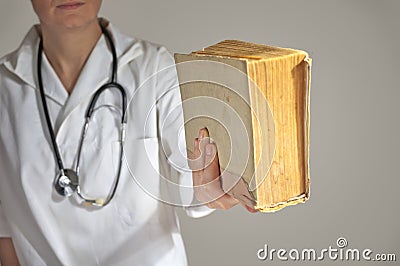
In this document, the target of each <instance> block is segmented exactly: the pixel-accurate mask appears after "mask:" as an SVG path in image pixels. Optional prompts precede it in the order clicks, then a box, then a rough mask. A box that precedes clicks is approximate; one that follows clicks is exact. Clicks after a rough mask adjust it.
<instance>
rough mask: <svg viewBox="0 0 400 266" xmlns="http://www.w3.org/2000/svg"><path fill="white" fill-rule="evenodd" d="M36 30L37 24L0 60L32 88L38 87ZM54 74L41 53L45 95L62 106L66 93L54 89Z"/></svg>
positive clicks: (37, 29) (38, 29)
mask: <svg viewBox="0 0 400 266" xmlns="http://www.w3.org/2000/svg"><path fill="white" fill-rule="evenodd" d="M38 32H40V28H39V26H37V25H36V26H33V27H32V28H31V29H30V30H29V32H28V34H27V35H26V36H25V38H24V40H23V41H22V43H21V45H20V47H19V48H18V49H17V51H16V52H15V53H12V54H10V55H9V56H6V57H5V58H4V59H3V61H2V62H0V64H1V63H4V66H5V67H6V68H7V69H8V70H9V71H10V72H12V73H14V74H15V75H16V76H17V77H19V78H20V79H21V80H22V81H24V82H25V83H26V84H28V85H29V87H31V88H33V89H38V88H39V86H38V81H37V52H38V47H39V41H40V38H39V33H38ZM54 75H55V73H54V71H53V69H52V68H51V66H50V64H49V62H48V61H47V59H46V56H45V55H44V53H43V62H42V76H43V81H44V84H45V88H44V91H45V95H46V96H47V97H48V98H49V99H51V100H53V101H54V102H56V103H58V104H59V105H61V106H62V105H63V104H64V103H65V101H66V98H67V97H68V95H67V93H66V92H63V91H60V90H56V87H57V84H56V83H57V81H58V80H57V79H56V80H54V78H53V76H54Z"/></svg>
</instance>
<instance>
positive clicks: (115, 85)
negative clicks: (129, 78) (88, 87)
mask: <svg viewBox="0 0 400 266" xmlns="http://www.w3.org/2000/svg"><path fill="white" fill-rule="evenodd" d="M111 88H116V89H118V90H119V92H120V93H121V99H122V115H121V123H124V124H125V123H126V104H127V101H126V92H125V90H124V88H123V87H122V86H121V85H120V84H118V83H115V82H109V83H106V84H104V85H103V86H101V87H100V88H99V89H98V90H97V91H96V92H95V94H94V95H93V97H92V100H91V101H90V103H89V107H88V109H87V110H86V115H85V117H86V119H90V118H91V116H92V114H93V111H94V108H95V107H96V102H97V100H98V99H99V97H100V95H101V93H103V92H104V91H105V90H106V89H111Z"/></svg>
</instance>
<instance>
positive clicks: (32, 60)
mask: <svg viewBox="0 0 400 266" xmlns="http://www.w3.org/2000/svg"><path fill="white" fill-rule="evenodd" d="M99 21H100V23H102V24H103V25H105V26H106V29H107V30H108V31H109V32H110V35H111V37H112V38H113V40H114V43H115V48H116V52H117V57H118V66H119V67H120V66H122V65H125V64H127V63H129V62H131V61H132V60H133V59H134V58H136V57H138V56H140V55H142V54H143V50H142V46H141V45H140V44H139V43H138V41H137V40H136V39H134V38H131V37H129V36H126V35H124V34H122V33H121V32H120V31H119V30H118V29H117V28H115V27H114V26H113V25H112V24H111V23H110V22H108V21H107V20H106V19H104V18H99ZM39 41H40V26H39V25H34V26H32V28H31V29H30V30H29V32H28V33H27V35H26V36H25V38H24V40H23V41H22V43H21V45H20V46H19V48H18V49H17V50H16V51H14V52H12V53H10V54H8V55H6V56H5V57H3V58H2V59H0V65H4V66H5V67H6V68H7V69H8V70H9V71H11V72H12V73H13V74H15V75H16V76H18V77H19V78H20V79H21V80H22V81H23V82H25V83H26V84H27V85H29V86H30V87H32V88H34V89H37V88H38V86H37V84H38V82H37V74H36V73H37V66H36V65H37V51H38V46H39ZM105 45H106V42H105V40H104V36H102V37H101V38H100V40H99V42H98V44H97V45H96V47H95V49H94V50H93V51H92V53H91V55H90V56H89V59H88V62H86V64H85V67H84V69H83V70H82V73H81V76H82V75H87V74H92V75H93V73H96V76H97V77H98V78H99V79H104V77H105V76H107V77H108V76H109V73H110V72H109V71H110V70H109V69H108V68H107V67H101V68H99V70H100V72H101V73H98V72H95V71H90V73H89V70H88V68H89V66H91V65H97V66H107V65H109V64H108V62H107V64H99V63H98V62H96V63H97V64H95V63H94V62H92V63H91V61H95V60H96V59H97V60H98V58H103V59H104V60H107V59H108V58H106V57H104V56H100V55H101V53H103V49H101V48H104V46H105ZM110 58H111V54H110ZM86 66H88V67H86ZM85 72H88V73H85ZM82 80H85V79H82ZM92 81H93V80H92ZM79 82H80V81H79V80H78V82H77V86H76V87H79ZM82 85H83V84H82ZM91 85H92V86H93V85H96V84H93V83H92V84H91ZM45 91H46V96H48V97H50V98H52V99H53V100H55V101H56V102H59V103H61V104H62V103H63V102H64V100H62V99H59V96H56V93H54V92H53V91H52V90H51V89H50V90H49V89H47V90H45ZM75 94H78V93H75ZM72 95H74V93H72V94H71V96H72ZM78 96H79V97H83V95H82V94H81V93H79V95H77V97H78Z"/></svg>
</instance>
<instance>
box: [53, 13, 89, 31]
mask: <svg viewBox="0 0 400 266" xmlns="http://www.w3.org/2000/svg"><path fill="white" fill-rule="evenodd" d="M92 23H97V17H96V18H93V19H88V18H87V17H81V16H76V15H70V16H67V17H66V18H64V19H63V20H62V21H61V23H60V24H61V25H62V26H63V27H64V28H66V29H78V28H82V27H87V26H88V25H90V24H92Z"/></svg>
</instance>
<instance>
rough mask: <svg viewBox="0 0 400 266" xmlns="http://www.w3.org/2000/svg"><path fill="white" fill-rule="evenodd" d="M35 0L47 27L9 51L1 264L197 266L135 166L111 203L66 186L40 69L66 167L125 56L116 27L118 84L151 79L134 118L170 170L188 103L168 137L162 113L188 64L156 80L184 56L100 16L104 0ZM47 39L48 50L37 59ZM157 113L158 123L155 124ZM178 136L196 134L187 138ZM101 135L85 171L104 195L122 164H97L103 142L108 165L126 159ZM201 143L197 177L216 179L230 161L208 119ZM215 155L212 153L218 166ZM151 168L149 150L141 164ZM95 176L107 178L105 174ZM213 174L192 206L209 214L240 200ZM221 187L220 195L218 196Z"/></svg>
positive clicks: (135, 130) (1, 134)
mask: <svg viewBox="0 0 400 266" xmlns="http://www.w3.org/2000/svg"><path fill="white" fill-rule="evenodd" d="M32 5H33V8H34V10H35V12H36V14H37V15H38V17H39V20H40V25H38V26H35V27H33V28H32V29H31V30H30V32H29V33H28V34H27V36H26V38H25V39H24V41H23V43H22V45H21V46H20V48H19V49H18V50H16V51H15V52H13V53H11V54H9V55H7V56H6V57H4V58H3V59H1V61H0V101H1V104H0V116H1V120H0V123H1V125H0V154H1V156H2V159H1V162H0V173H1V174H0V262H1V265H3V266H4V265H18V264H22V265H186V256H185V253H184V248H183V242H182V238H181V235H180V232H179V226H178V222H177V217H176V214H175V210H174V207H173V206H171V205H169V204H164V203H163V202H162V201H160V200H157V197H153V196H154V195H149V194H147V193H146V188H144V189H143V188H142V187H141V186H140V184H137V183H135V182H133V181H132V178H131V177H130V176H129V171H127V169H125V167H123V169H122V171H121V180H120V182H119V186H118V189H117V192H116V195H115V197H114V198H113V199H112V200H111V201H110V204H109V205H107V206H106V207H104V208H100V209H91V208H89V207H82V206H80V205H78V204H76V203H74V201H72V200H70V199H64V198H63V197H61V196H59V195H57V194H56V193H55V192H54V186H53V183H54V176H55V175H56V172H57V171H58V170H59V169H58V168H57V162H56V161H55V156H54V147H53V146H52V143H51V141H50V137H49V132H48V131H47V126H46V123H45V122H44V121H45V120H44V118H43V110H44V107H43V104H42V103H41V100H40V99H41V98H40V94H39V85H38V74H37V73H41V75H42V76H43V77H42V79H43V90H44V94H45V103H44V104H46V105H47V106H48V109H49V113H50V115H49V116H50V120H51V125H53V130H54V132H55V133H54V134H55V135H56V136H55V138H56V142H57V143H56V144H57V147H58V148H59V150H60V153H61V157H62V159H63V160H64V164H65V165H67V166H70V165H74V164H76V147H77V146H78V144H79V136H80V133H81V127H82V124H83V122H84V121H83V119H84V118H83V114H84V113H85V112H86V108H87V105H88V102H89V100H90V99H91V96H92V95H93V93H94V92H95V91H96V89H97V88H98V87H99V86H100V85H101V84H102V83H104V82H105V81H107V80H108V79H109V76H110V72H111V66H112V62H113V58H112V55H111V52H110V43H108V42H107V39H106V38H105V37H104V34H103V33H102V30H106V31H107V32H109V34H110V35H111V37H112V40H113V42H114V43H115V49H116V53H117V57H118V72H117V73H118V82H119V83H121V84H123V85H124V87H125V90H126V91H127V94H128V96H130V97H132V95H134V92H136V90H138V87H140V86H141V84H146V85H145V88H144V89H143V90H142V91H143V93H142V94H140V93H139V94H137V95H136V96H135V99H136V102H135V104H131V107H130V108H129V111H128V117H130V119H131V118H132V117H134V119H135V120H134V122H132V121H130V120H129V122H128V125H129V126H130V128H129V131H128V132H129V133H130V137H132V138H133V139H135V140H142V139H144V140H145V141H144V142H145V143H146V145H147V144H149V146H150V147H151V149H150V155H149V154H148V155H149V157H150V158H149V160H151V161H152V163H153V162H157V165H159V166H160V168H161V166H162V167H164V169H166V168H165V165H166V162H167V161H168V160H167V159H168V158H171V157H174V153H176V151H175V150H177V148H175V149H172V150H171V151H169V152H168V151H167V152H166V153H165V155H166V156H164V157H165V158H164V157H162V156H159V154H160V153H159V150H158V143H159V142H161V141H165V142H166V143H167V144H170V147H176V146H174V144H176V142H173V141H171V142H170V143H169V141H170V140H169V139H170V137H171V136H174V135H178V134H176V132H177V130H179V128H180V126H181V124H182V122H183V121H182V120H183V118H182V114H181V111H180V114H179V116H177V117H176V119H173V120H172V121H171V122H170V123H169V124H168V125H167V127H166V129H165V132H164V133H165V134H164V136H165V139H162V138H163V137H160V136H159V133H160V125H161V121H163V120H165V119H166V116H167V115H168V113H169V112H170V111H171V110H172V109H173V108H174V106H176V104H177V103H179V101H180V96H179V90H177V89H176V88H177V86H176V84H177V78H176V73H175V72H174V71H172V70H171V69H172V68H169V69H170V70H169V71H166V73H165V74H163V75H159V76H158V77H157V78H156V80H155V81H154V80H153V81H152V82H148V80H149V77H152V75H153V74H154V73H159V72H160V71H161V72H162V70H163V69H168V66H171V65H173V60H172V58H171V56H170V55H169V54H168V52H167V51H166V49H165V48H164V47H161V46H158V45H154V44H151V43H148V42H144V41H140V40H136V39H133V38H130V37H127V36H124V35H123V34H121V33H120V32H119V31H118V30H117V29H115V27H113V26H112V25H111V24H109V23H108V22H107V21H105V20H104V19H98V11H99V9H100V6H101V0H85V1H84V0H32ZM41 39H42V43H43V52H42V53H41V55H42V58H43V59H42V62H41V64H39V65H38V66H37V62H38V46H39V42H40V40H41ZM166 88H175V89H168V93H167V94H165V95H166V96H165V97H164V96H163V97H162V98H161V96H160V95H161V94H163V93H165V90H166ZM163 95H164V94H163ZM107 97H108V96H106V100H107V99H108V98H107ZM155 102H157V107H156V109H155V111H151V112H150V116H149V115H148V114H143V113H142V110H143V106H149V105H150V104H153V103H155ZM145 115H146V117H145V118H146V119H150V120H149V121H150V124H151V125H150V127H149V128H151V130H149V131H146V130H145V133H144V132H143V127H142V126H143V125H144V120H145V118H144V116H145ZM102 122H104V121H101V122H100V124H101V123H102ZM131 122H132V123H131ZM146 122H148V120H146ZM97 129H98V130H97ZM97 129H96V132H95V134H96V135H95V137H93V143H94V142H95V141H94V140H96V141H97V137H96V136H100V137H99V138H101V136H103V135H102V134H106V133H104V132H103V131H102V126H101V125H100V126H99V127H98V128H97ZM181 135H182V134H181ZM104 136H105V137H104V138H105V139H107V138H108V137H109V135H104ZM110 136H111V135H110ZM88 139H89V138H88ZM90 141H91V140H90V139H89V142H90ZM176 141H178V142H179V143H183V142H184V140H182V137H181V138H180V139H179V140H176ZM96 143H97V142H96ZM96 143H94V144H93V145H92V146H88V147H86V148H84V150H83V153H85V152H86V153H87V154H89V155H88V158H86V161H85V162H83V166H85V167H82V169H81V172H80V173H81V174H86V175H87V176H89V177H88V178H87V180H88V181H87V184H86V179H85V180H83V181H82V183H83V189H82V190H85V189H86V188H87V190H88V191H89V192H92V191H99V194H104V193H107V192H108V191H109V188H110V185H111V186H112V182H113V181H112V180H111V181H109V179H110V176H109V175H110V173H107V174H104V177H103V173H102V172H100V173H99V172H98V171H96V169H98V168H99V169H100V167H101V165H99V164H97V166H96V164H91V162H94V161H96V159H97V158H98V157H100V152H98V154H97V153H96V151H102V152H101V154H102V155H101V156H102V158H103V156H104V158H103V159H104V160H103V161H102V162H105V164H106V165H107V162H110V161H113V160H114V159H115V158H112V157H107V156H111V155H109V154H111V152H107V150H106V151H103V147H101V145H100V147H98V146H96V145H97V144H96ZM135 143H136V142H135V141H132V143H130V144H131V145H132V146H129V145H125V149H127V150H126V151H125V152H126V153H127V154H129V153H130V152H131V153H132V154H133V155H131V156H132V158H136V159H135V160H138V159H137V158H139V157H141V156H140V153H139V149H140V147H139V146H134V145H137V144H135ZM128 144H129V143H128ZM94 146H95V147H97V150H96V149H95V148H93V147H94ZM127 147H128V148H127ZM194 147H195V149H194V150H195V152H194V154H192V155H191V156H192V157H191V159H196V160H194V165H196V169H200V170H196V171H194V172H193V175H192V177H193V184H194V185H202V184H208V183H209V182H210V181H212V180H215V179H217V178H218V176H219V173H220V169H219V164H218V157H217V156H216V154H217V150H216V145H215V144H213V143H210V142H209V141H208V132H207V130H206V129H201V130H200V131H199V138H197V139H195V140H194ZM92 148H93V149H94V150H93V151H91V149H92ZM206 151H207V152H206ZM127 157H129V156H127ZM160 158H161V159H160ZM159 160H160V161H159ZM207 161H208V162H210V161H212V163H211V164H209V165H208V164H207V163H206V162H207ZM204 165H208V167H206V168H204ZM141 167H142V168H144V166H143V164H142V163H141V161H140V158H139V161H136V163H133V166H132V168H134V169H139V168H141ZM109 168H112V167H108V168H106V169H109ZM105 171H107V170H105ZM138 171H139V170H138ZM144 171H146V169H144ZM168 171H170V170H167V171H166V172H168ZM94 172H96V173H94ZM139 172H140V171H139ZM142 172H143V171H142ZM91 175H92V176H91ZM95 178H100V181H98V182H93V180H95ZM103 178H104V179H103ZM146 178H147V177H146ZM157 178H158V176H157ZM181 178H182V176H181ZM150 180H153V179H151V178H150ZM91 181H92V182H91ZM217 181H218V179H217ZM107 182H108V183H107ZM110 182H111V183H110ZM184 182H187V180H186V181H184ZM105 183H106V184H105ZM157 184H158V183H156V185H157ZM211 184H212V185H209V186H205V188H204V189H202V190H201V191H197V190H196V192H197V193H195V194H196V197H197V199H198V200H200V201H201V202H205V203H207V204H206V205H207V207H208V208H207V207H204V206H203V207H194V208H187V212H188V214H189V215H191V216H194V217H199V216H202V215H206V214H208V213H209V212H210V210H212V209H228V208H231V207H232V206H234V205H236V204H237V203H238V201H237V200H236V199H234V198H232V197H231V196H229V195H228V194H225V193H224V192H223V191H222V190H221V188H220V185H219V184H218V182H212V183H211ZM85 185H87V186H85ZM158 185H159V184H158ZM83 192H87V191H83ZM92 193H93V192H92ZM216 195H218V199H216V200H214V199H215V198H216ZM184 205H186V206H190V204H184Z"/></svg>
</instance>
